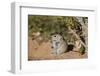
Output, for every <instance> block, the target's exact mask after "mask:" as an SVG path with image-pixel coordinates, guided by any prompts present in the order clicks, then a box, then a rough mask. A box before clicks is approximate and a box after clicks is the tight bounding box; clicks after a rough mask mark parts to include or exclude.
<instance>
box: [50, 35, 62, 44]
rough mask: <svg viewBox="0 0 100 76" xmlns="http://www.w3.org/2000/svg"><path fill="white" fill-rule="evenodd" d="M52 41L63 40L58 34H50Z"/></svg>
mask: <svg viewBox="0 0 100 76" xmlns="http://www.w3.org/2000/svg"><path fill="white" fill-rule="evenodd" d="M51 38H52V41H56V42H60V41H61V40H63V37H62V36H61V35H60V34H53V35H51Z"/></svg>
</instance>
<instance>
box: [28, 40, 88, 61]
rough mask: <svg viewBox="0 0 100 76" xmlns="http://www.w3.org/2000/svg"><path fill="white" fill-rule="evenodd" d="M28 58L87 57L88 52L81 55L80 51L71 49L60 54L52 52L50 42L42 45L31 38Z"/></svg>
mask: <svg viewBox="0 0 100 76" xmlns="http://www.w3.org/2000/svg"><path fill="white" fill-rule="evenodd" d="M28 45H29V48H28V60H29V61H31V60H56V59H80V58H82V59H83V58H87V53H85V54H84V55H80V54H79V53H78V52H75V51H69V52H66V53H63V54H61V55H59V56H55V55H53V54H51V52H52V48H51V43H50V42H43V43H41V44H40V45H39V44H38V43H37V42H36V41H35V40H34V41H32V39H31V38H29V44H28Z"/></svg>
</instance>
